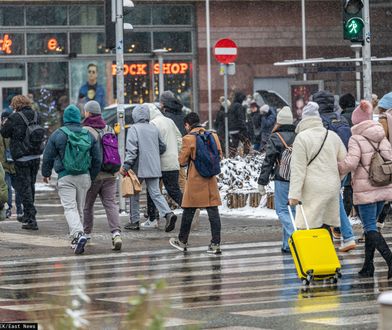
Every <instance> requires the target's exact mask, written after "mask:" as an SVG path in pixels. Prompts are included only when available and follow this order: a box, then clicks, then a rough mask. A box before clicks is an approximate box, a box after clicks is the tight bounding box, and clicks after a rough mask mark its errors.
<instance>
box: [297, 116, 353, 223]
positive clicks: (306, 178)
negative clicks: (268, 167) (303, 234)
mask: <svg viewBox="0 0 392 330" xmlns="http://www.w3.org/2000/svg"><path fill="white" fill-rule="evenodd" d="M296 132H297V133H298V135H297V137H296V138H295V141H294V144H293V153H292V158H291V176H290V191H289V198H292V199H297V200H299V201H302V203H303V207H304V211H305V215H306V218H307V220H308V223H309V227H310V228H319V227H321V226H322V225H323V224H327V225H331V226H335V227H336V226H339V225H340V218H339V194H340V177H339V171H338V161H341V160H343V159H344V157H345V156H346V148H345V147H344V144H343V142H342V141H341V139H340V138H339V136H338V135H337V134H336V133H334V132H332V131H328V136H327V139H326V141H325V143H324V146H323V148H322V149H321V151H320V153H319V154H318V156H317V157H316V158H315V159H314V161H313V162H312V163H311V164H310V165H309V166H308V163H309V162H310V160H311V159H312V158H313V157H314V156H315V155H316V154H317V152H318V151H319V150H320V147H321V144H322V142H323V140H324V137H325V134H326V129H325V128H324V127H323V124H322V121H321V119H320V118H319V117H307V118H304V119H303V120H301V122H300V123H299V124H298V126H297V129H296ZM295 222H296V225H297V227H298V228H305V227H306V226H305V222H304V219H303V216H302V213H301V211H300V209H297V212H296V218H295Z"/></svg>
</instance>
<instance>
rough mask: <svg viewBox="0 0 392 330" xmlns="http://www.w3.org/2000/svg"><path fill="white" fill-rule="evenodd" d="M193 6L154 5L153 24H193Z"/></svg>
mask: <svg viewBox="0 0 392 330" xmlns="http://www.w3.org/2000/svg"><path fill="white" fill-rule="evenodd" d="M191 9H192V7H190V6H168V5H166V6H162V5H161V6H153V7H152V23H153V25H191V24H192V10H191Z"/></svg>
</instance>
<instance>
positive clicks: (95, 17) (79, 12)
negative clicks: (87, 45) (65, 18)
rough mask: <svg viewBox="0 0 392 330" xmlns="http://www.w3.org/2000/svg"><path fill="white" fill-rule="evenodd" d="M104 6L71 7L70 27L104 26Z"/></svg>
mask: <svg viewBox="0 0 392 330" xmlns="http://www.w3.org/2000/svg"><path fill="white" fill-rule="evenodd" d="M103 13H104V11H103V9H102V6H94V5H82V6H70V7H69V24H70V25H103V24H104V17H103Z"/></svg>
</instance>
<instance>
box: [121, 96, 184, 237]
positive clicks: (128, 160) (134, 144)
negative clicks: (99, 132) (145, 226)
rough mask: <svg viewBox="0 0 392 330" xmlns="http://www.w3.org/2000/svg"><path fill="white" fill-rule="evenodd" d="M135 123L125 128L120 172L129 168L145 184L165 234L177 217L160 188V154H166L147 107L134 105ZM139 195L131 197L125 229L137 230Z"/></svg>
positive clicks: (145, 105)
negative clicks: (122, 162)
mask: <svg viewBox="0 0 392 330" xmlns="http://www.w3.org/2000/svg"><path fill="white" fill-rule="evenodd" d="M132 118H133V121H134V124H133V125H132V126H131V127H130V128H129V129H128V132H127V143H126V149H125V161H124V164H123V166H122V167H121V169H120V173H121V174H122V175H126V173H127V172H128V170H130V169H132V170H133V172H135V174H136V175H137V177H138V179H139V181H140V183H142V182H143V181H145V182H146V186H147V191H148V193H149V195H150V197H151V199H152V201H153V203H154V204H155V207H156V208H157V209H158V211H159V214H160V216H161V217H164V218H165V219H166V224H165V231H166V232H170V231H172V230H173V229H174V227H175V224H176V220H177V216H176V215H175V214H174V213H173V212H172V210H171V209H170V207H169V205H168V204H167V201H166V200H165V198H164V197H163V195H162V193H161V191H160V189H159V178H160V177H161V176H162V172H161V161H160V155H162V154H163V153H164V152H165V151H166V145H165V144H164V142H163V141H162V138H161V136H160V134H159V130H158V128H156V127H155V126H154V125H151V124H150V109H149V107H148V105H147V104H145V103H144V104H141V105H138V106H136V107H135V108H134V109H133V111H132ZM139 199H140V194H136V195H133V196H131V217H130V219H129V222H128V223H127V224H126V225H125V226H124V228H125V229H128V230H139V229H140V203H139Z"/></svg>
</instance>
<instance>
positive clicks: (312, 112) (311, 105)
mask: <svg viewBox="0 0 392 330" xmlns="http://www.w3.org/2000/svg"><path fill="white" fill-rule="evenodd" d="M318 109H319V105H318V104H317V103H316V102H308V104H307V105H305V107H304V109H303V111H302V119H304V118H306V117H320V114H319V111H318Z"/></svg>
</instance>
